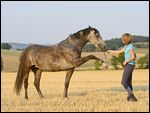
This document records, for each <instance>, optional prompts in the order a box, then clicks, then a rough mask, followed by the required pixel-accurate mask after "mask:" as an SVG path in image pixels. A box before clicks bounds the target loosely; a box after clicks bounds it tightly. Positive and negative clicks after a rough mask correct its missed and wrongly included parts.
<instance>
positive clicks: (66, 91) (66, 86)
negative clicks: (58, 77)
mask: <svg viewBox="0 0 150 113" xmlns="http://www.w3.org/2000/svg"><path fill="white" fill-rule="evenodd" d="M73 72H74V68H72V69H70V70H67V71H66V78H65V88H64V95H63V97H64V98H67V94H68V87H69V82H70V79H71V76H72V74H73Z"/></svg>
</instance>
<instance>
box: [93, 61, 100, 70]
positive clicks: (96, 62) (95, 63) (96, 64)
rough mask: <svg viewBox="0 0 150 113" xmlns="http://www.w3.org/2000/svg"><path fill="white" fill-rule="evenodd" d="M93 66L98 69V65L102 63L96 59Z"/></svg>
mask: <svg viewBox="0 0 150 113" xmlns="http://www.w3.org/2000/svg"><path fill="white" fill-rule="evenodd" d="M94 66H95V70H100V67H101V66H102V63H101V62H99V61H97V60H96V61H95V62H94Z"/></svg>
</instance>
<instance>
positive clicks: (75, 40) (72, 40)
mask: <svg viewBox="0 0 150 113" xmlns="http://www.w3.org/2000/svg"><path fill="white" fill-rule="evenodd" d="M87 42H88V41H87V39H86V37H81V36H79V37H75V36H73V35H72V36H69V37H68V38H67V39H66V40H64V41H62V42H61V43H60V44H61V45H63V46H67V47H70V48H76V49H78V50H79V51H80V52H81V51H82V48H83V47H84V45H85V44H86V43H87Z"/></svg>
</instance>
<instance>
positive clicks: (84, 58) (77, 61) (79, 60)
mask: <svg viewBox="0 0 150 113" xmlns="http://www.w3.org/2000/svg"><path fill="white" fill-rule="evenodd" d="M90 59H95V60H99V61H101V62H102V63H103V62H104V61H103V60H102V59H99V58H97V57H96V56H94V55H88V56H85V57H82V58H80V59H78V60H76V63H75V64H76V66H77V67H79V66H80V65H82V64H84V63H85V62H87V61H88V60H90Z"/></svg>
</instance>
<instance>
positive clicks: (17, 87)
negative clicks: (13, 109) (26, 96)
mask: <svg viewBox="0 0 150 113" xmlns="http://www.w3.org/2000/svg"><path fill="white" fill-rule="evenodd" d="M24 76H25V74H24V71H23V69H22V65H21V63H20V64H19V69H18V73H17V77H16V81H15V85H14V91H15V93H16V94H17V95H19V94H20V91H21V88H22V83H23V79H24Z"/></svg>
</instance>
